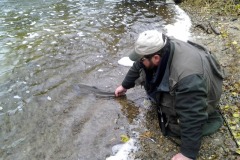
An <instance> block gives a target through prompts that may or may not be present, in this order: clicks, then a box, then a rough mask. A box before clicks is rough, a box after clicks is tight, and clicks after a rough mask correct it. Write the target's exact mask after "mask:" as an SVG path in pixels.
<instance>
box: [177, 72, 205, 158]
mask: <svg viewBox="0 0 240 160" xmlns="http://www.w3.org/2000/svg"><path fill="white" fill-rule="evenodd" d="M175 109H176V112H177V114H178V116H179V121H180V128H181V153H182V154H183V155H185V156H186V157H189V158H192V159H195V158H196V156H197V154H198V152H199V149H200V146H201V139H202V132H203V125H204V124H205V123H206V121H207V118H208V114H207V112H206V109H207V83H206V80H205V79H204V78H203V76H201V75H190V76H187V77H185V78H183V79H182V80H180V81H179V82H178V84H177V88H176V104H175Z"/></svg>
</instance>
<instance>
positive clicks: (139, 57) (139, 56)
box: [129, 49, 143, 61]
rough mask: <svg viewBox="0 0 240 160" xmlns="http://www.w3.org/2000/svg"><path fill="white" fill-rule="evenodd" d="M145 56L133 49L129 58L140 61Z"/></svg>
mask: <svg viewBox="0 0 240 160" xmlns="http://www.w3.org/2000/svg"><path fill="white" fill-rule="evenodd" d="M142 57H143V56H142V55H140V54H137V53H136V52H135V50H134V49H133V50H132V52H131V53H130V55H129V59H130V60H132V61H138V60H140V59H141V58H142Z"/></svg>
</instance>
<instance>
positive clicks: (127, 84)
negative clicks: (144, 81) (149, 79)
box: [122, 61, 143, 89]
mask: <svg viewBox="0 0 240 160" xmlns="http://www.w3.org/2000/svg"><path fill="white" fill-rule="evenodd" d="M142 68H143V64H141V63H140V62H138V61H137V62H134V63H133V66H132V67H131V68H130V69H129V71H128V73H127V75H126V76H125V78H124V80H123V82H122V86H123V87H124V88H125V89H130V88H133V87H134V86H135V81H136V80H137V79H138V78H139V76H140V70H141V69H142Z"/></svg>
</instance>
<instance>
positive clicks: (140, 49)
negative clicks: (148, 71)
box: [129, 30, 166, 61]
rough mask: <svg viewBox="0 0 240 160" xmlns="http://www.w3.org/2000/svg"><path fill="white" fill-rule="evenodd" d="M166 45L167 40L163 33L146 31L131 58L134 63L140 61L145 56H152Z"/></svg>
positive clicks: (141, 35) (140, 37)
mask: <svg viewBox="0 0 240 160" xmlns="http://www.w3.org/2000/svg"><path fill="white" fill-rule="evenodd" d="M165 44H166V40H164V39H163V36H162V32H160V31H157V30H148V31H144V32H142V33H140V34H139V37H138V39H137V41H136V42H135V44H134V49H133V51H132V53H131V54H130V55H129V58H130V59H131V60H132V61H138V60H140V59H141V58H142V57H143V56H146V55H150V54H153V53H156V52H157V51H159V50H161V49H162V48H163V47H164V46H165Z"/></svg>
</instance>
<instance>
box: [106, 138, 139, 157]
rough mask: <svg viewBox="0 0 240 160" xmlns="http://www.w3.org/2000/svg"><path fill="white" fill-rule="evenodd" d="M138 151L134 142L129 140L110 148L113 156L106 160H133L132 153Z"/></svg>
mask: <svg viewBox="0 0 240 160" xmlns="http://www.w3.org/2000/svg"><path fill="white" fill-rule="evenodd" d="M137 150H138V147H137V146H136V140H135V139H132V138H130V140H129V141H127V142H126V143H124V144H117V145H115V146H113V147H112V152H113V154H114V156H110V157H108V158H106V160H134V159H135V156H134V153H135V152H136V151H137Z"/></svg>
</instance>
